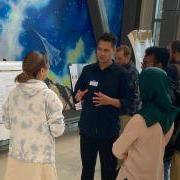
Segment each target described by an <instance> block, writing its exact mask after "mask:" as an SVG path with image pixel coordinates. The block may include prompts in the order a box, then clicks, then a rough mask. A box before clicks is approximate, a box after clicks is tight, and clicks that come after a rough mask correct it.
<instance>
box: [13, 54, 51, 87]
mask: <svg viewBox="0 0 180 180" xmlns="http://www.w3.org/2000/svg"><path fill="white" fill-rule="evenodd" d="M48 67H49V63H48V59H47V56H46V55H45V54H42V53H40V52H37V51H32V52H30V53H28V54H27V55H26V56H25V58H24V60H23V64H22V70H23V72H22V73H21V74H19V75H17V76H16V78H15V82H19V83H24V82H26V81H28V80H30V79H36V78H37V74H38V72H39V71H40V70H41V68H45V69H48Z"/></svg>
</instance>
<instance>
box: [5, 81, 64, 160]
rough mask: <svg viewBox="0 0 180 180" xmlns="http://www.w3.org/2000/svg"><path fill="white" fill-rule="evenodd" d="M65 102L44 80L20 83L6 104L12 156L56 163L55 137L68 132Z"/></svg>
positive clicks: (6, 124)
mask: <svg viewBox="0 0 180 180" xmlns="http://www.w3.org/2000/svg"><path fill="white" fill-rule="evenodd" d="M62 109H63V105H62V103H61V101H60V100H59V98H58V96H57V95H56V94H55V93H54V92H53V91H51V90H50V89H48V87H47V85H46V84H45V83H44V82H42V81H40V80H34V79H32V80H29V81H27V82H26V83H19V84H17V86H16V88H14V89H13V90H12V92H11V93H10V94H9V96H8V99H7V100H6V102H5V104H4V106H3V117H2V119H3V121H4V124H5V127H6V128H7V129H10V145H9V156H11V157H12V158H15V159H19V160H23V161H26V162H35V163H36V162H37V163H54V162H55V137H58V136H60V135H62V133H63V132H64V128H65V125H64V121H63V119H64V117H63V115H62Z"/></svg>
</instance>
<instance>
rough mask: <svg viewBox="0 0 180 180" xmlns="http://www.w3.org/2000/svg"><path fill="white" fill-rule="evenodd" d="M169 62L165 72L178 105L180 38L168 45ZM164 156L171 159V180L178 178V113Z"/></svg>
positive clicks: (179, 152) (179, 99) (179, 98)
mask: <svg viewBox="0 0 180 180" xmlns="http://www.w3.org/2000/svg"><path fill="white" fill-rule="evenodd" d="M170 60H171V61H170V64H169V66H168V71H167V73H168V74H169V75H170V77H171V81H172V84H174V85H175V86H174V88H175V89H174V104H175V105H176V106H178V107H180V91H179V90H180V40H175V41H173V42H172V43H171V45H170ZM165 157H166V158H169V159H170V160H171V159H172V160H171V171H170V176H171V180H177V179H180V114H178V116H177V117H176V119H175V122H174V134H173V138H172V139H171V141H170V143H169V144H168V146H167V149H166V156H165Z"/></svg>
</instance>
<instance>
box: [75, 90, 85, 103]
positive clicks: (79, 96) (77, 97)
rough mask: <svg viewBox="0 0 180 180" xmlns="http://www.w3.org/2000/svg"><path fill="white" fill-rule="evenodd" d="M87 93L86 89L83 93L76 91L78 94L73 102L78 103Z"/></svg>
mask: <svg viewBox="0 0 180 180" xmlns="http://www.w3.org/2000/svg"><path fill="white" fill-rule="evenodd" d="M87 92H88V89H86V90H84V91H81V90H78V92H77V93H76V96H75V100H76V101H77V102H80V101H82V99H83V97H84V96H85V94H86V93H87Z"/></svg>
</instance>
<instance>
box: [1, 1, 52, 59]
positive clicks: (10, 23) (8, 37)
mask: <svg viewBox="0 0 180 180" xmlns="http://www.w3.org/2000/svg"><path fill="white" fill-rule="evenodd" d="M4 2H5V3H6V4H7V5H9V7H10V9H11V11H10V13H9V14H8V19H6V20H1V21H0V28H1V31H0V32H1V34H0V52H1V53H0V60H2V59H3V58H7V59H8V60H16V59H17V58H18V57H19V56H20V55H21V53H22V51H23V47H22V46H21V44H20V43H19V37H20V34H21V33H22V32H23V27H22V24H23V21H24V20H25V19H26V18H28V17H26V16H25V10H26V9H27V8H30V7H34V8H36V9H40V8H42V7H45V6H47V5H48V3H49V2H50V0H18V1H16V2H13V1H12V0H8V1H7V0H4Z"/></svg>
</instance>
